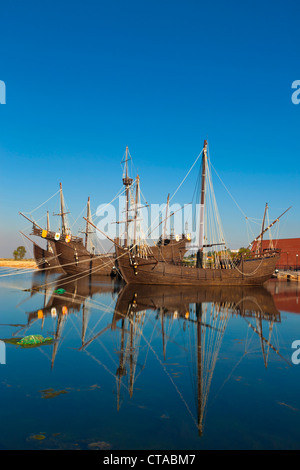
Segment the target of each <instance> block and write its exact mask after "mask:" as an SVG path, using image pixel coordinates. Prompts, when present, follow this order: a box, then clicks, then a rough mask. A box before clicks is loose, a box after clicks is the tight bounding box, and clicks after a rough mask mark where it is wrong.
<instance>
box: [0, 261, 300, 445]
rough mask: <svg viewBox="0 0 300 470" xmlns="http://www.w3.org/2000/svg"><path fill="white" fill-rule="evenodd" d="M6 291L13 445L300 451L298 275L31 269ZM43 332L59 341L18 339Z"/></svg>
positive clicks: (0, 383)
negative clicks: (193, 283)
mask: <svg viewBox="0 0 300 470" xmlns="http://www.w3.org/2000/svg"><path fill="white" fill-rule="evenodd" d="M4 272H7V271H4V270H2V271H1V272H0V274H1V273H2V274H3V273H4ZM299 287H300V286H299ZM57 288H63V289H64V290H65V292H63V293H60V294H59V293H55V292H54V291H55V290H56V289H57ZM0 295H1V303H0V339H1V340H2V341H3V340H5V341H6V364H1V365H0V397H1V402H0V449H106V450H108V449H112V450H113V449H122V450H125V449H161V450H172V449H188V450H196V449H299V447H300V426H299V423H300V421H299V417H300V365H299V366H297V365H293V364H292V363H291V356H292V353H293V350H292V348H291V344H292V342H293V341H294V340H296V339H300V315H299V313H300V302H299V303H298V298H299V297H298V295H299V294H298V285H297V283H292V282H291V283H284V282H280V283H277V282H276V281H270V282H269V283H268V284H267V285H266V288H252V289H246V288H244V289H238V288H235V289H228V288H227V289H225V288H223V289H202V290H200V289H199V290H197V289H194V288H193V289H184V288H168V287H164V288H162V287H160V288H155V287H151V288H150V287H149V288H146V287H137V286H135V287H134V286H133V287H124V286H123V285H121V284H118V283H117V282H111V281H110V279H109V278H104V279H92V280H89V279H82V280H74V278H68V277H64V278H63V277H62V276H60V277H59V276H58V275H52V276H47V277H45V275H43V274H40V273H34V275H32V274H24V273H23V274H21V275H17V276H7V277H0ZM30 334H42V335H43V336H44V337H48V336H51V337H52V338H54V340H55V341H54V342H53V343H52V344H48V345H43V346H39V347H34V348H23V347H21V346H18V345H16V344H11V343H10V342H8V341H9V340H11V339H16V338H22V337H24V336H26V335H30Z"/></svg>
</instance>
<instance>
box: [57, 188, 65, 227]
mask: <svg viewBox="0 0 300 470" xmlns="http://www.w3.org/2000/svg"><path fill="white" fill-rule="evenodd" d="M59 192H60V214H58V215H60V216H61V233H62V234H63V235H64V234H65V233H66V220H65V215H66V212H65V204H64V196H63V192H62V184H61V183H59Z"/></svg>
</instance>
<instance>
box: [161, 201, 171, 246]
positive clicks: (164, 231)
mask: <svg viewBox="0 0 300 470" xmlns="http://www.w3.org/2000/svg"><path fill="white" fill-rule="evenodd" d="M169 204H170V194H168V198H167V205H166V217H165V223H164V230H163V236H162V243H164V240H165V238H166V231H167V218H168V210H169Z"/></svg>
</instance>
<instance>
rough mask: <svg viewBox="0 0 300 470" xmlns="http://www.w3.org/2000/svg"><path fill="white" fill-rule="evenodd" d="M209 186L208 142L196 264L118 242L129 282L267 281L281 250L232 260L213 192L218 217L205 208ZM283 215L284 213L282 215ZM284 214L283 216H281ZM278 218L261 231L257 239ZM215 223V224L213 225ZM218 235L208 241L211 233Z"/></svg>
mask: <svg viewBox="0 0 300 470" xmlns="http://www.w3.org/2000/svg"><path fill="white" fill-rule="evenodd" d="M208 188H209V189H210V192H211V193H212V192H213V189H212V181H211V176H210V173H209V161H208V154H207V141H204V147H203V150H202V172H201V192H200V224H199V244H198V251H197V261H196V265H195V266H184V264H183V263H181V262H176V261H174V260H165V259H161V258H160V257H159V256H158V255H157V253H155V252H153V251H152V253H151V250H148V252H147V253H146V254H143V253H142V254H141V253H139V252H137V250H136V249H135V248H134V249H133V248H130V247H128V246H124V247H123V246H121V245H120V244H119V241H118V240H116V241H115V245H116V255H117V262H118V267H119V269H120V271H121V273H122V276H123V278H124V280H125V281H126V282H127V283H140V284H156V285H159V284H163V285H260V284H263V283H264V282H265V281H267V280H268V279H269V278H270V277H271V276H272V274H273V272H274V270H275V265H276V263H277V261H278V259H279V257H280V252H279V250H276V249H269V250H267V251H264V252H262V251H260V252H256V253H253V254H251V256H247V257H244V256H239V257H236V258H235V259H232V258H231V256H230V254H229V250H228V249H227V248H226V245H225V240H224V235H223V232H222V228H221V225H220V218H219V214H218V211H217V206H216V202H215V198H214V194H212V195H210V205H213V207H214V211H215V214H214V215H215V220H212V218H209V217H208V216H207V214H206V212H205V210H206V195H207V191H208ZM282 215H283V214H282ZM280 217H281V216H280ZM278 219H279V217H278V218H277V219H276V220H275V221H274V222H273V223H272V224H271V225H270V226H269V227H267V228H264V226H263V227H262V231H261V233H260V235H259V236H258V237H257V239H259V238H262V236H263V234H264V233H265V232H266V231H267V230H268V229H269V228H270V227H271V226H272V225H273V224H274V223H275V222H276V221H277V220H278ZM213 224H215V225H213ZM205 229H206V230H207V232H209V231H210V232H211V233H212V234H213V236H214V237H215V238H212V241H209V238H208V235H209V234H208V233H206V232H205ZM207 250H213V256H212V258H213V263H208V262H207V258H206V257H205V253H206V252H207Z"/></svg>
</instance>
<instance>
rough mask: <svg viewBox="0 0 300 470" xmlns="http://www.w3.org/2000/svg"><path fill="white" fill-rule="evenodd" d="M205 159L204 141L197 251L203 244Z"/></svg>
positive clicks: (204, 146)
mask: <svg viewBox="0 0 300 470" xmlns="http://www.w3.org/2000/svg"><path fill="white" fill-rule="evenodd" d="M206 159H207V140H205V141H204V145H203V153H202V179H201V196H200V228H199V249H200V250H201V249H202V248H203V244H204V204H205V176H206Z"/></svg>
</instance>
